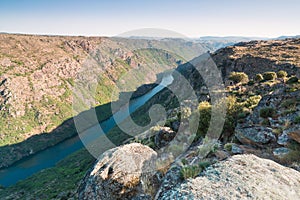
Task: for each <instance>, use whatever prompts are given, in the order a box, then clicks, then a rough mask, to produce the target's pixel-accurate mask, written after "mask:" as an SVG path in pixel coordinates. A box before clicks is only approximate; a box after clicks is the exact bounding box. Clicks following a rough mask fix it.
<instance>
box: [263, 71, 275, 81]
mask: <svg viewBox="0 0 300 200" xmlns="http://www.w3.org/2000/svg"><path fill="white" fill-rule="evenodd" d="M263 77H264V79H265V80H266V81H271V80H275V79H276V78H277V75H276V73H275V72H265V73H264V74H263Z"/></svg>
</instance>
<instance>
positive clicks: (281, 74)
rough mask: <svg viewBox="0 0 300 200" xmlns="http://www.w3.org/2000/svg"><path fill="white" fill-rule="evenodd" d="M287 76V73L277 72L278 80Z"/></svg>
mask: <svg viewBox="0 0 300 200" xmlns="http://www.w3.org/2000/svg"><path fill="white" fill-rule="evenodd" d="M287 76H288V73H287V72H286V71H283V70H280V71H279V72H277V77H278V78H285V77H287Z"/></svg>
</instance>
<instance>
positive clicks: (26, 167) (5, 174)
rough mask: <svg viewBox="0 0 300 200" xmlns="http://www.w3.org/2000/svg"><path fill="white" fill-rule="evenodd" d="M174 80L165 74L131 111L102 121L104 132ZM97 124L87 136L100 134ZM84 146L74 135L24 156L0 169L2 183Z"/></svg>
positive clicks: (136, 101)
mask: <svg viewBox="0 0 300 200" xmlns="http://www.w3.org/2000/svg"><path fill="white" fill-rule="evenodd" d="M172 82H173V77H172V75H170V74H169V75H167V76H164V77H163V79H162V81H161V83H160V84H159V85H157V86H156V87H155V88H153V89H152V90H151V91H149V92H148V93H146V94H144V95H143V96H140V97H138V98H136V99H134V100H132V101H131V102H130V104H129V113H128V112H126V111H125V110H124V109H120V110H119V111H118V112H116V113H114V115H113V116H111V117H110V118H108V119H107V120H104V121H102V122H101V123H100V126H101V127H105V129H103V131H104V133H107V132H109V131H110V130H111V129H112V128H113V127H114V126H115V125H116V124H117V123H120V122H122V121H123V120H124V119H126V118H127V117H128V114H130V113H132V112H134V111H136V110H137V109H138V108H140V107H141V106H143V105H144V104H145V103H146V102H147V101H148V100H150V99H151V98H152V97H153V96H154V95H155V94H157V93H158V92H160V91H161V90H163V89H164V88H165V87H166V86H167V85H169V84H171V83H172ZM96 126H98V125H96ZM96 126H93V127H91V128H89V129H87V130H86V131H85V135H86V137H89V138H93V137H95V136H99V134H98V133H96V130H98V129H97V128H96ZM82 148H84V145H83V143H82V142H81V139H80V138H79V136H78V135H77V136H74V137H72V138H69V139H67V140H64V141H63V142H61V143H59V144H57V145H55V146H52V147H49V148H47V149H45V150H43V151H40V152H38V153H36V154H34V155H31V156H29V157H27V158H24V159H22V160H20V161H18V162H16V163H15V164H13V165H11V166H10V167H7V168H4V169H1V170H0V185H3V186H5V187H7V186H10V185H13V184H15V183H17V182H18V181H20V180H24V179H26V178H27V177H29V176H31V175H33V174H35V173H37V172H39V171H41V170H42V169H46V168H49V167H53V166H55V164H57V163H58V162H59V161H60V160H62V159H64V158H66V157H67V156H68V155H70V154H71V153H73V152H75V151H78V150H79V149H82Z"/></svg>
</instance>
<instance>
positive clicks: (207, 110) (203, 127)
mask: <svg viewBox="0 0 300 200" xmlns="http://www.w3.org/2000/svg"><path fill="white" fill-rule="evenodd" d="M198 111H199V114H200V117H199V125H198V130H197V134H196V138H195V139H196V140H197V139H199V138H200V137H204V136H205V135H206V133H207V130H208V127H209V124H210V118H211V105H210V103H209V102H207V101H203V102H201V103H200V104H199V106H198Z"/></svg>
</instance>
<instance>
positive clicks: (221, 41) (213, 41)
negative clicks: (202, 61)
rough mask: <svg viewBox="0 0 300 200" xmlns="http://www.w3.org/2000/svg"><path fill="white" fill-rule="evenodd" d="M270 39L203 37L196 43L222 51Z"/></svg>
mask: <svg viewBox="0 0 300 200" xmlns="http://www.w3.org/2000/svg"><path fill="white" fill-rule="evenodd" d="M267 39H269V38H264V37H243V36H226V37H217V36H203V37H200V38H199V39H196V41H198V42H201V43H205V44H208V45H213V47H214V48H216V49H220V48H223V47H227V46H232V45H234V44H236V43H239V42H249V41H251V40H267Z"/></svg>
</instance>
